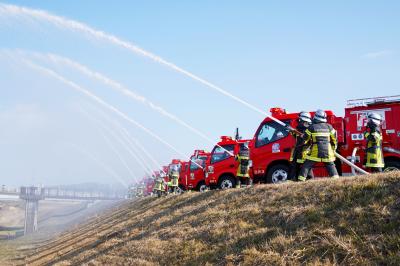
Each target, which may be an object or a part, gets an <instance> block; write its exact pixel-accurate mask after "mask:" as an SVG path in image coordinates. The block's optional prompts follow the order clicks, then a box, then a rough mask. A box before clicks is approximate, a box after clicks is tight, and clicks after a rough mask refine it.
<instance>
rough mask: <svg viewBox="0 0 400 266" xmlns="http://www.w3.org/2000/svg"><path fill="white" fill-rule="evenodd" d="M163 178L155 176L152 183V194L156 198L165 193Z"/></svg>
mask: <svg viewBox="0 0 400 266" xmlns="http://www.w3.org/2000/svg"><path fill="white" fill-rule="evenodd" d="M164 182H165V181H164V178H162V177H161V175H158V176H156V180H155V182H154V193H155V194H156V195H157V197H161V196H162V195H163V194H164V192H165V184H164Z"/></svg>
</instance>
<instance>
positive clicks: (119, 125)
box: [97, 109, 167, 174]
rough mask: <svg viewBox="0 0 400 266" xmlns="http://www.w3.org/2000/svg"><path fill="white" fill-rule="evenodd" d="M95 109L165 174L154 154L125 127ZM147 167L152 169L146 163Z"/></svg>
mask: <svg viewBox="0 0 400 266" xmlns="http://www.w3.org/2000/svg"><path fill="white" fill-rule="evenodd" d="M97 111H98V112H99V113H100V114H101V115H102V116H103V117H104V119H105V120H107V121H108V122H109V123H112V124H114V125H115V127H117V128H118V129H119V130H120V132H121V135H124V136H125V137H126V139H127V141H128V142H130V143H131V145H132V146H136V147H138V148H139V149H140V150H141V151H142V152H143V154H144V155H146V156H147V158H148V159H149V160H150V161H151V162H152V163H153V164H154V166H155V169H160V171H162V172H163V173H164V174H167V173H165V172H164V170H163V167H162V165H161V164H160V163H159V162H158V161H157V160H156V159H155V158H154V156H152V155H151V153H150V152H149V151H148V150H147V149H146V148H145V147H144V146H143V144H142V143H140V141H139V140H138V139H137V138H134V137H133V136H132V135H131V134H130V133H129V131H128V130H127V129H126V128H125V127H123V126H122V125H121V124H120V123H119V122H118V121H115V120H112V119H111V118H110V117H109V116H107V115H106V114H105V113H104V112H102V111H101V110H99V109H97ZM142 160H143V161H145V162H146V160H145V159H144V158H142ZM148 168H149V169H150V171H151V170H152V168H151V167H150V165H148ZM151 174H152V173H151Z"/></svg>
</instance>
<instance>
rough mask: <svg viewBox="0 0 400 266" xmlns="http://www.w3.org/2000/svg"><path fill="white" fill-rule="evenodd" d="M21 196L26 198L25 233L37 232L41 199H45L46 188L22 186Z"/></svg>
mask: <svg viewBox="0 0 400 266" xmlns="http://www.w3.org/2000/svg"><path fill="white" fill-rule="evenodd" d="M19 198H20V199H23V200H25V228H24V234H25V235H27V234H31V233H33V232H36V231H37V229H38V225H37V220H38V212H39V200H43V199H44V189H42V188H40V187H21V189H20V194H19Z"/></svg>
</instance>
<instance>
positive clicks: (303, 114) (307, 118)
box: [299, 111, 311, 123]
mask: <svg viewBox="0 0 400 266" xmlns="http://www.w3.org/2000/svg"><path fill="white" fill-rule="evenodd" d="M299 121H302V122H308V123H311V115H310V113H308V112H304V111H303V112H300V114H299Z"/></svg>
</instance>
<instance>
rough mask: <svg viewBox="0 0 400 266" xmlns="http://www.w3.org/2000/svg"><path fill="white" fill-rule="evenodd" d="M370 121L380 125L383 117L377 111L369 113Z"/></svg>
mask: <svg viewBox="0 0 400 266" xmlns="http://www.w3.org/2000/svg"><path fill="white" fill-rule="evenodd" d="M368 122H369V123H372V124H374V125H376V126H380V125H381V123H382V117H381V115H380V114H377V113H369V114H368Z"/></svg>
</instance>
